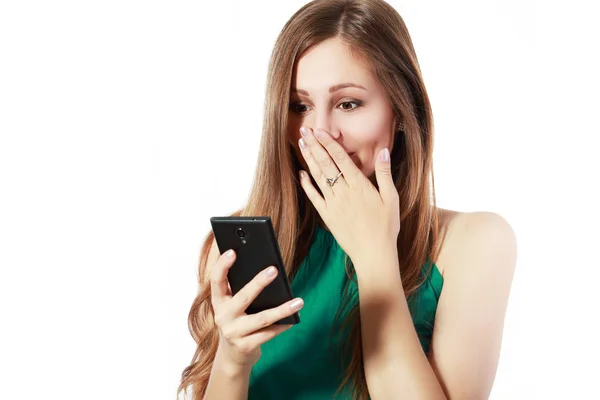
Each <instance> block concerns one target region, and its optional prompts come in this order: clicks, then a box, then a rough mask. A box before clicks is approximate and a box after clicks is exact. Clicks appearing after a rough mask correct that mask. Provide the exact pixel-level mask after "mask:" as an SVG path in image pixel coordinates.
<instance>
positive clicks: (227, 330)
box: [221, 326, 235, 342]
mask: <svg viewBox="0 0 600 400" xmlns="http://www.w3.org/2000/svg"><path fill="white" fill-rule="evenodd" d="M221 335H223V338H225V340H227V341H228V342H231V341H232V340H233V338H234V337H235V336H234V332H233V330H232V329H231V327H230V326H224V327H223V328H221Z"/></svg>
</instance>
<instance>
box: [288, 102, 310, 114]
mask: <svg viewBox="0 0 600 400" xmlns="http://www.w3.org/2000/svg"><path fill="white" fill-rule="evenodd" d="M306 108H307V107H306V105H304V104H302V103H291V104H290V110H292V111H293V112H295V113H297V114H302V113H305V112H306Z"/></svg>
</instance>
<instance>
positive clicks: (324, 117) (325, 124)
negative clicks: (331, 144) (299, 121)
mask: <svg viewBox="0 0 600 400" xmlns="http://www.w3.org/2000/svg"><path fill="white" fill-rule="evenodd" d="M308 126H309V127H310V128H312V130H313V131H314V130H315V129H322V130H324V131H325V132H327V133H329V134H330V135H331V136H332V137H333V138H334V139H338V138H339V137H340V129H339V128H338V127H337V124H335V123H334V121H333V120H332V118H331V115H328V114H327V113H324V112H321V113H319V112H318V111H316V112H315V119H314V121H313V123H312V124H311V125H308Z"/></svg>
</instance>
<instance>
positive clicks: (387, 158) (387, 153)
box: [379, 147, 390, 162]
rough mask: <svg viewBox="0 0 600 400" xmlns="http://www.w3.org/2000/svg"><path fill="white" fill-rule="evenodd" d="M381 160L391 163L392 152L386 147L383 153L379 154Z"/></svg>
mask: <svg viewBox="0 0 600 400" xmlns="http://www.w3.org/2000/svg"><path fill="white" fill-rule="evenodd" d="M379 159H380V160H381V161H383V162H388V161H390V151H389V150H388V148H387V147H386V148H385V149H383V151H382V152H380V153H379Z"/></svg>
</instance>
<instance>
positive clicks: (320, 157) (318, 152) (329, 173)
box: [301, 127, 345, 195]
mask: <svg viewBox="0 0 600 400" xmlns="http://www.w3.org/2000/svg"><path fill="white" fill-rule="evenodd" d="M301 133H302V136H303V139H302V140H304V142H305V143H306V147H305V148H303V149H302V148H301V150H302V154H303V156H304V159H305V160H306V163H307V164H308V167H309V169H310V172H311V174H312V175H313V177H314V178H315V181H316V182H317V184H318V185H319V187H321V188H322V187H325V188H326V192H323V194H324V195H325V194H326V193H333V190H332V188H331V187H330V186H329V184H328V183H327V178H335V177H336V176H337V175H338V173H339V172H340V171H339V169H338V167H337V166H336V165H335V163H334V162H333V160H332V159H331V157H330V156H329V153H327V150H325V148H324V147H323V146H322V145H321V143H320V142H319V141H318V140H317V138H316V137H315V136H314V134H313V133H312V132H311V130H310V128H307V127H302V129H301ZM343 180H344V179H343V176H340V177H339V178H338V181H337V184H345V182H343ZM338 187H339V186H338ZM336 189H337V188H336Z"/></svg>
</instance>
